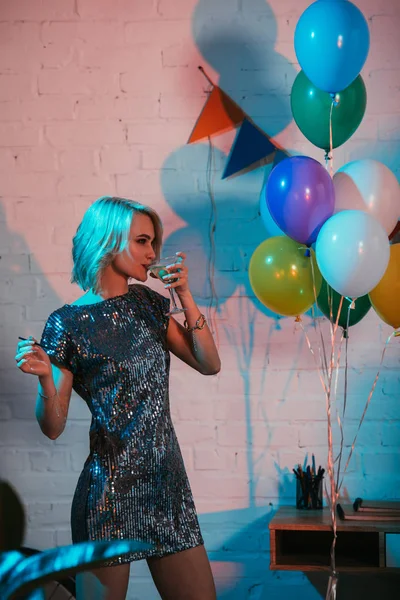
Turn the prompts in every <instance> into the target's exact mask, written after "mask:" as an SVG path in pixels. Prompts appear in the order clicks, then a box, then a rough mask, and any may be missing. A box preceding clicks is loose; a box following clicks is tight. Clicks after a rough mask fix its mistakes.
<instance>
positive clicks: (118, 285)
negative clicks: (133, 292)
mask: <svg viewBox="0 0 400 600" xmlns="http://www.w3.org/2000/svg"><path fill="white" fill-rule="evenodd" d="M100 289H101V292H100V293H99V294H98V295H99V296H101V298H102V300H108V299H109V298H113V297H114V296H122V295H123V294H126V293H127V292H128V289H129V288H128V279H127V277H124V276H123V275H121V273H118V272H117V271H115V269H113V267H112V265H109V266H108V267H106V268H105V269H104V271H103V273H102V276H101V279H100Z"/></svg>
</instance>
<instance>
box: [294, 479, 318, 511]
mask: <svg viewBox="0 0 400 600" xmlns="http://www.w3.org/2000/svg"><path fill="white" fill-rule="evenodd" d="M323 479H324V478H323V477H307V476H303V477H301V478H296V508H299V509H303V510H304V509H305V510H311V509H312V510H319V509H321V508H322V497H323V490H322V482H323Z"/></svg>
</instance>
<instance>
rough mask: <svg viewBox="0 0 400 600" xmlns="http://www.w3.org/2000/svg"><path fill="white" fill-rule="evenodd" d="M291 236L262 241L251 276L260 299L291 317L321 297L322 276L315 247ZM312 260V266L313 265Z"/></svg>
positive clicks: (273, 308)
mask: <svg viewBox="0 0 400 600" xmlns="http://www.w3.org/2000/svg"><path fill="white" fill-rule="evenodd" d="M307 251H308V248H307V246H304V245H303V244H299V243H298V242H295V241H294V240H292V239H291V238H289V237H287V236H278V237H272V238H269V239H268V240H266V241H265V242H262V244H260V245H259V246H258V247H257V248H256V249H255V251H254V253H253V256H252V257H251V260H250V266H249V278H250V283H251V287H252V288H253V291H254V293H255V295H256V296H257V298H258V299H259V300H260V302H262V303H263V304H264V305H265V306H266V307H267V308H269V309H271V310H273V311H274V312H276V313H278V314H280V315H285V316H287V317H292V316H297V315H300V314H302V313H304V312H306V311H307V310H308V309H309V308H310V307H311V306H312V305H313V304H314V302H315V298H316V296H318V294H319V292H320V289H321V283H322V276H321V273H320V271H319V269H318V266H317V262H316V260H315V254H314V251H313V250H311V249H310V250H309V252H310V253H311V254H310V256H306V254H307ZM311 261H312V265H313V266H312V265H311Z"/></svg>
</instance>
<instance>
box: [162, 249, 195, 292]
mask: <svg viewBox="0 0 400 600" xmlns="http://www.w3.org/2000/svg"><path fill="white" fill-rule="evenodd" d="M176 256H177V257H178V256H180V257H181V260H180V261H179V262H176V263H174V264H173V265H168V266H167V268H166V270H167V271H168V275H165V276H164V277H163V281H164V282H165V287H166V288H174V289H175V291H176V293H177V294H178V296H181V295H182V294H185V293H187V292H188V291H189V281H188V268H187V266H186V265H185V259H186V254H185V253H184V252H177V253H176ZM177 260H179V259H177Z"/></svg>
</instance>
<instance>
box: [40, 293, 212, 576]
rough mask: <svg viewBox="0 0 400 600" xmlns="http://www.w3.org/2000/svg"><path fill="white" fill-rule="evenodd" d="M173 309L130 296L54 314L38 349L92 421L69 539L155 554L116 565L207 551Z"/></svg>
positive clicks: (149, 297)
mask: <svg viewBox="0 0 400 600" xmlns="http://www.w3.org/2000/svg"><path fill="white" fill-rule="evenodd" d="M168 308H169V300H168V299H166V298H164V297H163V296H161V295H160V294H158V293H157V292H154V291H153V290H151V289H150V288H148V287H146V286H144V285H140V284H136V285H132V286H129V291H128V293H127V294H124V295H122V296H117V297H115V298H109V299H108V300H103V301H102V302H99V303H96V304H89V305H81V306H79V305H69V304H66V305H65V306H63V307H62V308H60V309H58V310H56V311H55V312H53V313H52V314H51V315H50V317H49V319H48V321H47V323H46V325H45V328H44V331H43V334H42V339H41V342H40V343H41V345H42V346H43V347H44V349H45V350H46V352H47V353H48V355H49V356H50V358H51V360H52V362H54V364H58V365H61V366H64V367H66V368H67V369H69V370H70V371H72V373H73V388H74V390H75V391H76V392H77V394H79V396H81V398H83V400H84V401H85V402H86V403H87V405H88V407H89V410H90V412H91V414H92V421H91V426H90V454H89V456H88V458H87V460H86V462H85V464H84V467H83V471H82V473H81V475H80V477H79V480H78V484H77V487H76V491H75V495H74V498H73V502H72V510H71V528H72V540H73V542H74V543H77V542H83V541H88V540H121V539H134V540H141V541H145V542H148V543H150V544H152V545H153V548H152V549H151V550H148V551H144V552H143V551H142V552H137V553H133V554H130V555H127V556H124V557H121V558H119V559H117V560H114V561H113V562H112V563H110V564H122V563H126V562H131V561H132V560H139V559H142V558H148V557H150V556H164V555H167V554H171V553H174V552H179V551H182V550H186V549H188V548H192V547H194V546H198V545H200V544H203V539H202V536H201V532H200V528H199V523H198V519H197V514H196V509H195V506H194V502H193V497H192V493H191V490H190V485H189V481H188V478H187V475H186V471H185V466H184V463H183V460H182V455H181V451H180V448H179V444H178V440H177V438H176V435H175V431H174V427H173V424H172V421H171V416H170V408H169V394H168V389H169V366H170V356H169V351H168V349H167V343H166V333H167V326H168V316H167V315H166V313H167V312H168Z"/></svg>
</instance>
